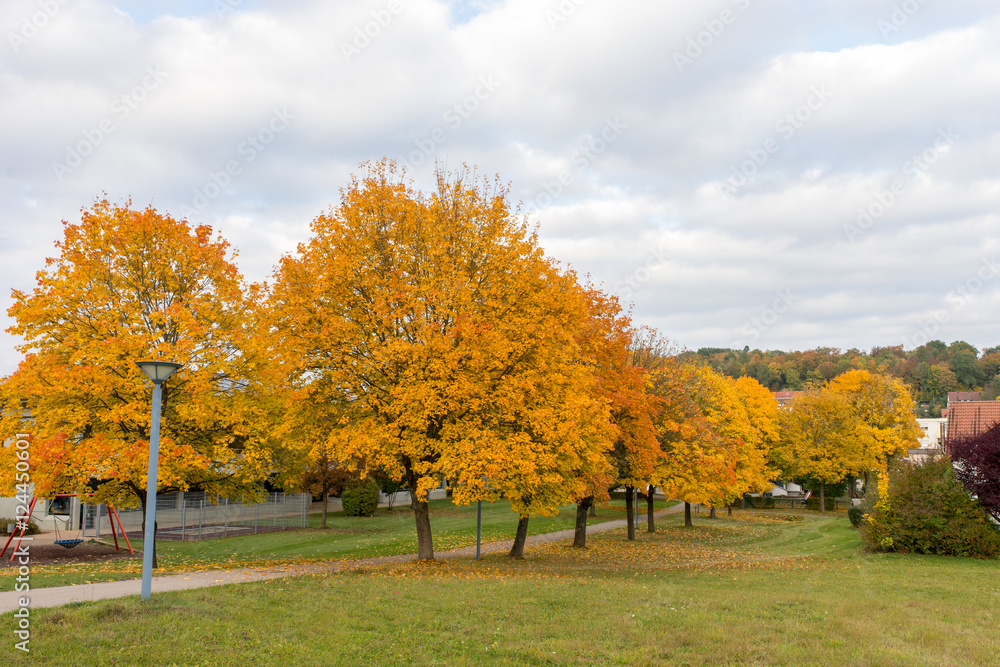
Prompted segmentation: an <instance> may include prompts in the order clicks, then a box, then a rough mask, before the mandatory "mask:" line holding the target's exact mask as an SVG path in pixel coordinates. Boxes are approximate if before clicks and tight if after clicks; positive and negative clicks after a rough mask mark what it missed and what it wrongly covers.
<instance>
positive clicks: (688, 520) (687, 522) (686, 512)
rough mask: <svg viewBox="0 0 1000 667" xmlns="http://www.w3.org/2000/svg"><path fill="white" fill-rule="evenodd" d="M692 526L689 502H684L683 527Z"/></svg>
mask: <svg viewBox="0 0 1000 667" xmlns="http://www.w3.org/2000/svg"><path fill="white" fill-rule="evenodd" d="M693 526H694V524H693V523H691V503H688V502H685V503H684V527H685V528H692V527H693Z"/></svg>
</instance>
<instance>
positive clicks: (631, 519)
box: [625, 486, 635, 540]
mask: <svg viewBox="0 0 1000 667" xmlns="http://www.w3.org/2000/svg"><path fill="white" fill-rule="evenodd" d="M632 491H633V487H631V486H626V487H625V515H626V516H625V525H626V526H628V539H630V540H634V539H635V507H634V505H633V503H632Z"/></svg>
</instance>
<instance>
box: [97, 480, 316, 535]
mask: <svg viewBox="0 0 1000 667" xmlns="http://www.w3.org/2000/svg"><path fill="white" fill-rule="evenodd" d="M311 502H312V497H311V496H310V495H309V494H307V493H293V494H285V493H271V494H269V495H268V496H267V497H266V498H265V499H264V500H262V501H261V502H258V503H254V504H247V503H240V502H230V500H229V499H228V498H221V497H219V496H209V497H206V496H205V494H204V493H202V492H187V493H165V494H159V495H157V497H156V537H157V539H162V540H182V541H188V542H191V541H197V540H208V539H213V538H219V537H234V536H236V535H255V534H257V533H264V532H271V531H276V530H287V529H290V528H307V527H308V526H309V506H310V504H311ZM118 515H119V516H120V517H121V521H122V526H123V527H124V529H125V531H126V532H127V533H128V536H129V538H132V537H137V538H141V537H142V519H143V513H142V510H140V509H119V510H118ZM83 517H84V521H83V536H84V537H110V536H111V526H110V523H109V521H108V513H107V509H106V508H105V506H104V505H84V507H83Z"/></svg>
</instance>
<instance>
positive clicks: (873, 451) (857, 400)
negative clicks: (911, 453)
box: [827, 370, 921, 472]
mask: <svg viewBox="0 0 1000 667" xmlns="http://www.w3.org/2000/svg"><path fill="white" fill-rule="evenodd" d="M827 389H828V391H831V392H834V393H836V394H839V395H841V396H843V397H845V398H846V399H847V401H848V402H849V403H850V405H851V408H852V410H853V412H854V415H855V417H856V418H857V437H858V438H859V444H860V446H861V449H862V455H863V458H864V462H863V466H864V470H862V471H860V472H865V471H867V470H880V471H883V472H885V471H887V470H888V469H889V465H890V463H891V462H892V460H893V459H894V458H897V457H902V456H906V454H907V450H908V449H909V448H910V447H916V446H917V443H918V441H919V440H920V435H921V432H920V426H919V425H918V424H917V420H916V418H915V417H914V416H913V399H912V398H911V397H910V393H909V391H908V390H907V389H906V386H905V385H903V383H902V382H901V381H900V380H898V379H896V378H892V377H889V376H886V375H881V374H877V373H869V372H868V371H865V370H854V371H849V372H847V373H844V374H843V375H839V376H838V377H836V378H834V379H833V380H831V381H830V382H829V384H828V385H827Z"/></svg>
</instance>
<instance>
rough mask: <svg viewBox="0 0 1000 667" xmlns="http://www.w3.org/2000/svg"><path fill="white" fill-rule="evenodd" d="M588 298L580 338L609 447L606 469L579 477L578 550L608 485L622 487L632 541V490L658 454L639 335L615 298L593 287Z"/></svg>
mask: <svg viewBox="0 0 1000 667" xmlns="http://www.w3.org/2000/svg"><path fill="white" fill-rule="evenodd" d="M587 296H588V301H589V304H590V319H589V321H588V323H587V326H586V327H584V328H583V329H581V330H580V338H581V340H583V341H585V342H584V345H585V346H587V347H588V348H590V349H592V350H593V351H594V366H593V373H594V376H595V379H596V383H595V384H594V388H593V390H594V394H595V396H596V397H597V398H599V399H600V400H601V401H603V402H604V403H606V404H607V405H608V406H609V407H610V418H611V426H612V430H611V431H610V435H611V438H612V442H613V447H612V448H611V449H609V450H608V451H607V459H608V464H609V465H608V466H607V467H606V468H603V469H599V471H600V474H598V475H595V476H591V477H589V478H587V477H584V478H582V481H583V482H584V489H585V491H584V493H583V494H582V495H581V496H578V497H577V498H576V500H577V514H576V530H575V535H574V539H573V545H574V546H576V547H584V546H586V539H587V533H586V530H587V510H588V509H589V508H590V507H591V506H592V505H593V504H594V503H595V502H597V501H601V500H606V499H607V498H608V487H609V486H612V485H623V486H624V487H625V499H626V514H627V521H626V525H627V531H628V532H627V534H628V539H630V540H634V539H635V516H634V512H633V508H632V502H633V499H632V492H633V490H635V489H636V488H638V487H642V488H645V487H646V486H647V485H648V484H649V481H650V480H651V479H652V478H653V474H654V470H655V467H656V464H657V461H658V459H659V455H660V448H659V441H658V440H657V439H656V428H655V426H654V424H653V419H652V415H653V412H654V410H655V405H656V402H657V398H656V397H655V396H653V395H652V394H650V393H649V391H648V386H647V378H646V374H647V369H646V367H644V366H643V365H641V364H638V363H636V355H637V352H636V346H635V345H634V343H635V341H636V340H638V336H637V332H636V330H634V329H633V328H632V324H631V320H630V318H629V317H628V316H627V315H626V314H625V313H623V312H622V310H621V306H620V305H619V303H618V300H617V299H616V298H615V297H613V296H609V295H606V294H604V293H603V292H601V291H600V290H598V289H597V288H594V287H591V288H589V289H588V290H587Z"/></svg>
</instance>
